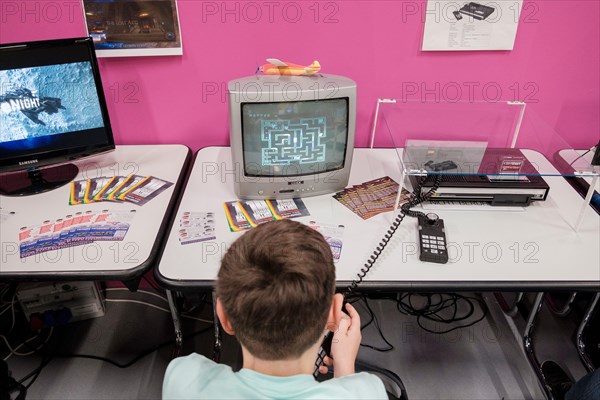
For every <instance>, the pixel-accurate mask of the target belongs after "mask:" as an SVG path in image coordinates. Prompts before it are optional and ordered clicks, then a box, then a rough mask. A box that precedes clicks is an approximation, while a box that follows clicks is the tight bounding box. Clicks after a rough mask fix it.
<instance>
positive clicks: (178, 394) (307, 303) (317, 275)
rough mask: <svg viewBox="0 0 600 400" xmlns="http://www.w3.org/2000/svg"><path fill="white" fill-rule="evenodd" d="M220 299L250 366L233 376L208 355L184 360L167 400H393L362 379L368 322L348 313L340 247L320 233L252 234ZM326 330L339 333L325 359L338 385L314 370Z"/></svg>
mask: <svg viewBox="0 0 600 400" xmlns="http://www.w3.org/2000/svg"><path fill="white" fill-rule="evenodd" d="M216 293H217V304H216V309H217V315H218V316H219V320H220V321H221V324H222V326H223V329H224V330H225V331H226V332H227V333H229V334H231V335H235V336H236V337H237V339H238V341H239V342H240V344H241V346H242V353H243V367H242V369H241V370H240V371H239V372H233V371H232V370H231V368H230V367H229V366H226V365H222V364H216V363H215V362H213V361H211V360H209V359H207V358H206V357H204V356H201V355H199V354H191V355H189V356H186V357H181V358H177V359H175V360H173V361H172V362H171V363H170V364H169V367H168V368H167V372H166V374H165V379H164V384H163V398H164V399H192V398H235V399H243V398H277V399H284V398H295V399H298V398H302V399H311V398H314V399H316V398H319V399H323V398H329V399H331V398H340V399H341V398H343V399H351V398H352V399H367V398H368V399H387V394H386V392H385V389H384V386H383V383H382V382H381V381H380V380H379V378H377V377H376V376H374V375H371V374H367V373H364V372H363V373H358V374H357V373H355V371H354V362H355V360H356V356H357V354H358V348H359V346H360V341H361V333H360V317H359V315H358V313H357V312H356V310H355V309H354V307H352V305H350V304H347V305H346V311H347V312H348V314H346V313H344V312H343V311H342V302H343V298H342V295H340V294H335V266H334V265H333V256H332V254H331V249H330V248H329V245H328V244H327V242H326V241H325V239H324V238H323V236H322V235H321V234H320V233H318V232H317V231H315V230H313V229H311V228H309V227H307V226H305V225H303V224H301V223H299V222H295V221H291V220H281V221H275V222H269V223H266V224H262V225H259V226H258V227H257V228H254V229H252V230H251V231H248V232H246V233H245V234H243V235H242V236H241V237H240V238H238V239H237V240H236V241H235V242H234V243H233V244H232V245H231V247H230V248H229V250H228V251H227V253H226V254H225V256H224V257H223V260H222V262H221V269H220V270H219V274H218V280H217V287H216ZM325 329H329V330H331V331H334V332H335V333H334V338H333V341H332V345H331V355H332V358H331V359H330V358H326V364H327V365H329V366H334V378H333V379H330V380H328V381H325V382H321V383H319V382H317V381H316V380H315V379H314V378H313V376H312V372H313V369H314V366H315V360H316V358H317V353H318V351H319V348H320V344H321V341H322V339H323V334H324V332H325ZM326 371H327V367H326V366H323V367H321V368H320V372H326Z"/></svg>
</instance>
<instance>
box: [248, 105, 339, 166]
mask: <svg viewBox="0 0 600 400" xmlns="http://www.w3.org/2000/svg"><path fill="white" fill-rule="evenodd" d="M241 109H242V145H243V156H244V172H245V175H246V176H256V177H260V176H286V177H289V176H302V175H308V174H315V173H321V172H327V171H335V170H339V169H341V168H343V167H344V161H345V157H346V148H347V143H348V98H336V99H326V100H309V101H290V102H273V103H244V104H242V107H241Z"/></svg>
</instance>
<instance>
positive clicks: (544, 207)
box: [156, 147, 600, 290]
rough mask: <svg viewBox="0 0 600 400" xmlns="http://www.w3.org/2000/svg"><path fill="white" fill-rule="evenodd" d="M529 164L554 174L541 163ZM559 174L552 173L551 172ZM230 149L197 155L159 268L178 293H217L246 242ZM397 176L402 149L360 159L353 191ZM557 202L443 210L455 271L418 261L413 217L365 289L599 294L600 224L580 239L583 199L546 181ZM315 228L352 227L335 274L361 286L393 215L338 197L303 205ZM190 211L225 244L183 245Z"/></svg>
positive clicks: (590, 220) (594, 218)
mask: <svg viewBox="0 0 600 400" xmlns="http://www.w3.org/2000/svg"><path fill="white" fill-rule="evenodd" d="M524 153H525V154H526V155H527V156H528V157H529V159H530V161H532V162H535V163H538V164H544V163H546V164H548V161H547V160H546V159H545V158H544V157H543V156H541V155H540V154H539V153H536V152H531V151H524ZM548 167H549V168H550V166H549V165H548ZM232 170H233V168H232V166H231V155H230V149H229V148H228V147H208V148H205V149H202V150H200V151H199V152H198V154H197V157H196V160H195V163H194V166H193V170H192V172H191V175H190V178H189V182H188V185H187V188H186V189H185V192H184V195H183V198H182V201H181V204H180V207H179V210H178V211H177V214H176V217H175V220H174V227H173V229H172V230H171V232H170V234H169V236H168V242H167V245H166V248H165V251H164V254H163V256H162V259H161V260H160V263H159V266H158V270H157V271H156V272H157V273H156V276H157V278H158V279H159V280H160V281H161V282H162V283H163V284H165V285H166V286H167V287H171V288H179V289H182V290H183V289H186V288H193V287H206V288H209V287H211V286H212V285H213V284H214V279H215V277H216V275H217V272H218V268H219V263H220V260H221V256H222V255H223V254H224V252H225V251H226V250H227V248H228V246H229V244H230V243H231V242H232V241H233V240H235V239H236V238H238V237H239V236H240V235H241V234H242V233H234V232H230V230H229V227H228V225H227V221H226V217H225V214H224V211H223V202H226V201H231V200H235V199H236V196H235V194H234V191H233V179H235V175H234V174H233V173H231V171H232ZM385 175H388V176H390V177H391V178H393V179H394V180H396V181H399V179H400V173H399V168H398V157H397V153H396V152H395V151H394V150H393V149H355V151H354V158H353V163H352V172H351V175H350V182H349V185H353V184H359V183H362V182H365V181H368V180H371V179H374V178H378V177H382V176H385ZM544 179H545V180H546V181H547V182H548V184H549V185H550V193H549V197H548V199H547V200H546V201H544V202H536V203H534V204H532V205H531V206H529V207H525V208H517V209H515V211H506V210H505V209H502V210H501V211H497V210H493V208H492V210H485V211H482V210H479V211H474V210H448V211H446V210H439V211H438V214H439V215H440V218H443V219H444V221H445V226H446V236H447V241H448V243H449V245H448V249H449V258H450V261H449V262H448V263H447V264H434V263H426V262H421V261H419V256H418V247H417V229H416V228H417V220H416V219H414V218H410V217H406V219H405V220H404V222H403V224H402V225H401V227H400V228H399V229H398V231H397V232H396V235H395V236H394V238H393V239H392V240H391V241H390V243H389V245H388V246H387V248H386V249H385V251H384V253H383V255H382V256H381V257H380V259H379V260H378V262H377V264H376V265H375V266H374V267H373V268H372V269H371V271H370V272H369V274H368V275H367V277H366V278H365V281H364V282H363V284H362V285H363V286H365V287H371V288H396V289H407V290H410V289H413V290H417V289H420V288H426V289H437V288H439V289H456V290H461V289H475V288H479V289H487V290H494V289H500V288H504V289H515V290H517V289H523V290H524V289H527V288H530V289H531V288H573V289H575V288H578V289H584V288H586V289H596V288H598V289H600V218H599V216H598V215H597V214H595V213H594V212H593V210H590V211H589V212H588V213H587V214H586V219H585V221H584V222H583V224H582V226H581V227H580V229H579V231H577V232H576V231H574V229H573V226H574V224H575V221H576V218H577V215H578V212H579V210H580V206H581V204H582V201H583V200H582V199H581V198H580V196H579V195H578V194H577V193H576V192H575V191H574V190H573V189H572V188H571V187H570V186H569V185H568V184H567V183H566V182H565V180H564V179H563V178H562V177H560V176H556V177H544ZM303 200H304V203H305V204H306V206H307V208H308V211H309V212H310V214H311V215H310V216H308V217H301V218H298V219H297V220H298V221H300V222H304V223H307V222H308V221H311V220H314V221H318V222H319V223H332V224H343V225H344V226H345V230H344V235H343V248H342V253H341V257H340V260H339V261H338V262H337V264H336V268H337V281H338V286H343V285H345V284H347V283H348V282H350V281H352V280H353V279H354V278H355V277H356V274H357V273H358V272H359V271H360V269H361V267H362V265H363V264H364V262H365V261H366V260H367V259H368V258H369V256H370V255H371V253H372V251H373V249H374V248H375V246H376V245H377V244H378V243H379V241H380V239H381V237H382V235H383V234H384V233H385V232H386V230H387V228H388V226H389V224H390V223H391V222H392V218H393V215H392V213H391V212H388V213H384V214H380V215H378V216H375V217H373V218H371V219H369V220H366V221H365V220H362V219H361V218H360V217H359V216H357V215H355V214H354V213H352V212H351V211H350V210H349V209H347V208H346V207H344V206H343V205H342V204H341V203H339V202H338V201H336V200H335V199H334V198H333V197H332V196H331V195H324V196H318V197H307V198H304V199H303ZM184 211H191V212H209V211H212V212H214V213H215V218H216V240H212V241H207V242H200V243H193V244H186V245H181V244H179V241H178V237H177V230H178V221H179V218H180V217H181V215H182V213H183V212H184Z"/></svg>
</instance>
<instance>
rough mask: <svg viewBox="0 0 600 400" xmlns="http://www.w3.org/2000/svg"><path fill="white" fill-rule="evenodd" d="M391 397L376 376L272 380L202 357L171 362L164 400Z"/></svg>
mask: <svg viewBox="0 0 600 400" xmlns="http://www.w3.org/2000/svg"><path fill="white" fill-rule="evenodd" d="M387 398H388V397H387V393H386V391H385V388H384V386H383V383H382V382H381V380H380V379H379V378H378V377H376V376H375V375H372V374H368V373H365V372H361V373H358V374H352V375H347V376H344V377H341V378H334V379H330V380H328V381H325V382H321V383H319V382H317V381H315V380H314V378H313V377H312V375H293V376H286V377H279V376H270V375H264V374H261V373H258V372H256V371H252V370H250V369H242V370H240V371H239V372H233V371H232V370H231V368H230V367H229V366H227V365H223V364H217V363H215V362H214V361H212V360H209V359H208V358H206V357H204V356H202V355H200V354H190V355H189V356H186V357H179V358H176V359H175V360H173V361H171V363H170V364H169V366H168V367H167V372H166V373H165V379H164V382H163V399H164V400H174V399H186V400H189V399H328V400H330V399H344V400H348V399H383V400H386V399H387Z"/></svg>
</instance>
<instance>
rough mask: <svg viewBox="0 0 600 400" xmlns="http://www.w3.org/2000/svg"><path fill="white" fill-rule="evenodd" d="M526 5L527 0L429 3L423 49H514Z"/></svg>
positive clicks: (450, 0) (432, 0)
mask: <svg viewBox="0 0 600 400" xmlns="http://www.w3.org/2000/svg"><path fill="white" fill-rule="evenodd" d="M522 6H523V0H514V1H477V2H457V1H453V0H428V1H427V10H426V12H425V28H424V32H423V44H422V48H421V49H422V50H423V51H446V50H512V49H513V48H514V45H515V38H516V36H517V27H518V25H519V17H520V14H521V9H522ZM528 17H530V18H533V17H532V16H531V15H528Z"/></svg>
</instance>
